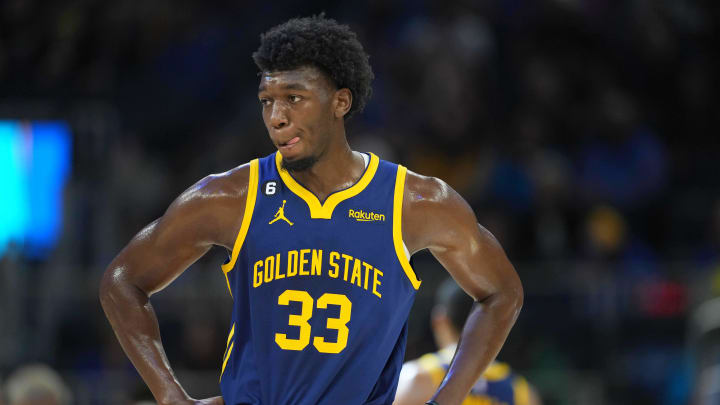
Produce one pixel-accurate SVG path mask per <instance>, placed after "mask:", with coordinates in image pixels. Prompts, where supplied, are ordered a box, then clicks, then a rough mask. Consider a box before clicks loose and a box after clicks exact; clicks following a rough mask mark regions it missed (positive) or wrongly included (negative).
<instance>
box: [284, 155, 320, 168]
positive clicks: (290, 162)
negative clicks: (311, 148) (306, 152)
mask: <svg viewBox="0 0 720 405" xmlns="http://www.w3.org/2000/svg"><path fill="white" fill-rule="evenodd" d="M316 162H317V158H316V157H315V156H306V157H299V158H295V159H285V157H284V156H283V160H282V167H283V169H285V170H287V171H292V172H301V171H303V170H308V169H310V168H311V167H313V165H314V164H315V163H316Z"/></svg>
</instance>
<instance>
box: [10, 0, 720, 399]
mask: <svg viewBox="0 0 720 405" xmlns="http://www.w3.org/2000/svg"><path fill="white" fill-rule="evenodd" d="M719 9H720V7H718V6H717V4H716V2H714V1H711V0H705V1H702V0H697V1H691V0H627V1H609V0H536V1H523V0H505V1H499V0H497V1H481V0H475V1H457V0H444V1H438V0H397V1H382V0H373V1H368V2H353V3H349V2H348V3H345V4H342V5H341V4H339V2H331V1H307V2H302V4H299V2H292V1H289V0H276V1H272V2H254V3H251V2H228V1H220V2H212V3H208V2H196V1H186V0H176V1H167V0H164V1H163V0H156V1H140V0H117V1H114V2H99V1H93V0H75V1H62V2H50V3H46V2H40V1H37V0H3V1H2V2H0V403H2V402H3V398H4V399H5V401H6V403H9V404H20V403H21V402H18V399H17V398H19V396H18V395H20V394H18V393H22V392H23V387H26V386H27V384H28V381H29V380H33V379H36V380H38V381H41V382H42V384H45V386H46V387H48V390H50V391H55V392H59V393H60V394H61V395H60V396H59V398H60V401H58V402H54V403H76V404H133V403H138V402H139V401H142V400H145V399H152V397H151V396H150V395H149V392H148V391H147V389H146V388H145V387H144V385H143V384H142V382H141V380H140V379H139V377H138V375H137V374H136V373H135V371H134V369H133V368H132V366H131V365H130V363H129V362H128V360H127V358H126V357H125V355H124V354H123V352H122V350H121V348H120V347H119V344H118V343H117V341H116V339H115V337H114V335H113V333H112V330H111V329H110V327H109V325H108V323H107V321H106V320H105V317H104V315H103V314H102V310H101V308H100V305H99V302H98V298H97V287H98V282H99V278H100V275H101V274H102V272H103V270H104V268H105V266H106V265H107V264H108V263H109V262H110V261H111V259H112V258H113V257H114V255H115V254H116V253H117V252H118V251H119V250H120V249H121V248H122V247H123V246H124V245H125V243H127V241H129V239H130V238H131V237H132V236H133V235H134V234H135V233H136V232H137V231H139V230H140V229H141V228H142V227H143V226H144V225H145V224H147V223H149V222H151V221H153V220H154V219H155V218H157V217H159V216H161V215H162V214H163V212H164V209H165V208H166V207H167V206H168V205H169V204H170V202H171V201H172V200H173V199H174V197H175V196H177V195H178V194H179V193H181V192H182V191H183V190H184V189H185V188H187V187H188V186H189V185H191V184H193V183H194V182H195V181H197V180H199V179H200V178H202V177H204V176H205V175H207V174H209V173H217V172H222V171H225V170H228V169H230V168H232V167H234V166H237V165H239V164H242V163H244V162H247V161H248V160H250V159H252V158H254V157H258V156H264V155H267V154H269V153H272V152H273V151H274V148H273V146H272V144H271V143H270V141H269V139H268V137H267V134H266V131H265V129H264V126H263V123H262V119H261V116H260V106H259V104H258V102H257V97H256V92H257V83H258V79H257V69H256V67H255V66H254V64H253V62H252V59H251V57H250V55H251V53H252V52H253V51H254V50H255V49H256V48H257V46H258V44H259V35H260V33H262V32H263V31H265V30H267V29H268V28H270V27H271V26H273V25H276V24H279V23H281V22H284V21H285V20H287V19H288V18H290V17H296V16H307V15H310V14H314V13H318V12H321V11H325V12H326V13H327V16H328V17H332V18H335V19H337V20H339V21H340V22H343V23H347V24H349V25H350V26H351V27H352V28H353V29H354V30H355V31H356V32H357V33H358V36H359V37H360V39H361V42H362V43H363V44H364V46H365V49H366V50H367V52H368V53H369V54H370V55H371V58H370V61H371V64H372V66H373V69H374V72H375V75H376V80H375V82H374V86H373V88H374V95H373V98H372V100H371V101H370V103H369V105H368V107H367V108H366V110H365V112H364V113H363V114H361V115H358V116H357V117H355V118H353V119H352V120H351V121H350V122H349V129H348V133H349V139H350V143H351V145H352V146H353V148H354V149H356V150H362V151H373V152H375V153H377V154H378V155H379V156H380V157H382V158H384V159H387V160H391V161H396V162H400V163H402V164H404V165H406V166H408V167H409V168H410V169H411V170H414V171H416V172H419V173H422V174H426V175H434V176H438V177H441V178H443V179H445V180H446V181H447V182H448V183H450V184H451V185H452V186H453V187H454V188H455V189H456V190H458V191H459V192H460V193H461V194H462V195H463V196H464V197H465V198H466V199H467V200H468V202H470V204H471V205H472V206H473V208H474V209H475V212H476V214H477V216H478V219H479V221H480V223H482V224H483V225H485V226H486V227H487V228H488V229H490V230H491V231H492V232H493V233H494V234H495V235H496V237H497V238H498V239H499V240H500V242H501V243H502V244H503V246H504V247H505V249H506V251H507V253H508V255H509V257H510V258H511V260H512V261H513V263H514V264H515V266H516V268H517V270H518V272H519V274H520V276H521V278H522V280H523V283H524V287H525V294H526V299H525V305H524V308H523V311H522V314H521V315H520V318H519V319H518V321H517V324H516V326H515V328H514V329H513V331H512V332H511V335H510V337H509V339H508V342H507V343H506V345H505V347H504V349H503V351H502V352H501V354H500V359H502V360H504V361H507V362H509V363H510V364H511V365H512V366H513V367H514V368H515V369H516V370H517V371H518V372H520V373H521V374H523V375H525V376H526V377H527V378H528V380H529V381H530V382H531V383H532V384H533V385H535V386H536V387H537V389H538V390H539V392H540V394H541V395H542V397H543V400H544V402H545V404H549V405H554V404H556V405H561V404H567V405H569V404H587V405H596V404H597V405H600V404H641V405H642V404H660V405H663V404H720V366H719V365H720V303H718V302H717V301H715V297H718V296H719V295H720V158H718V156H720V155H719V154H718V152H720V148H719V147H718V146H719V145H718V128H720V122H718V116H720V108H719V107H720V103H719V102H718V96H717V89H718V86H717V84H718V83H717V79H718V72H719V71H720V64H719V60H718V49H719V48H718V46H717V43H716V42H715V40H716V39H717V37H718V27H719V18H720V12H719ZM713 44H715V45H713ZM225 255H226V252H224V251H223V250H222V249H216V250H213V251H211V252H210V253H209V254H208V255H207V256H206V257H204V258H203V259H201V260H200V261H199V262H198V263H196V264H195V265H193V266H192V268H191V269H190V270H189V271H187V272H186V273H185V274H184V275H183V276H181V277H180V278H179V279H178V280H177V281H176V282H175V283H174V284H172V285H171V286H170V287H169V288H168V289H166V290H165V291H162V292H161V293H158V294H157V295H155V296H154V297H153V304H154V306H155V310H156V311H157V314H158V317H159V319H160V323H161V330H162V334H163V338H164V343H165V348H166V351H167V353H168V356H169V358H170V360H171V363H172V365H173V366H174V367H175V370H176V372H177V374H178V376H179V378H180V379H181V381H182V383H183V384H184V385H185V387H186V389H187V390H188V391H189V392H190V394H191V395H193V396H196V397H201V396H203V395H216V394H217V393H218V392H219V388H218V383H217V380H218V376H219V368H220V363H221V356H222V354H223V351H224V343H225V336H226V333H227V329H228V327H229V320H230V311H231V307H230V305H231V298H230V296H229V295H228V294H227V291H226V287H225V281H224V278H223V276H222V272H221V271H220V268H219V265H220V263H221V262H222V261H223V260H224V258H225ZM414 259H415V266H416V271H417V272H418V273H419V276H420V278H421V279H423V280H424V282H423V285H422V287H421V289H420V291H419V293H418V296H417V300H416V304H415V307H414V310H413V313H412V316H411V319H410V321H409V324H410V333H409V338H408V346H407V358H408V359H412V358H416V357H418V356H419V355H421V354H423V353H425V352H428V351H432V350H435V346H434V342H433V340H432V337H431V333H430V324H429V314H430V310H431V307H432V303H433V297H434V294H435V289H436V287H437V285H439V284H440V282H441V281H442V280H443V279H444V278H445V272H444V271H443V270H442V268H441V267H439V265H438V264H436V263H435V262H434V260H433V259H432V257H431V256H430V255H427V254H418V255H416V256H415V257H414ZM38 363H41V364H45V365H47V367H48V368H45V366H40V365H34V366H33V364H38ZM29 365H30V367H31V368H29V369H28V368H27V366H29ZM53 370H54V371H53ZM28 375H30V377H27V376H28ZM42 376H45V377H44V378H43V377H42ZM23 377H25V378H23ZM23 384H25V385H23ZM20 396H21V395H20ZM13 398H15V399H14V400H13ZM38 401H39V400H38ZM63 401H64V402H63ZM22 403H41V402H37V401H36V402H32V401H31V402H22ZM42 403H48V404H50V403H53V402H42Z"/></svg>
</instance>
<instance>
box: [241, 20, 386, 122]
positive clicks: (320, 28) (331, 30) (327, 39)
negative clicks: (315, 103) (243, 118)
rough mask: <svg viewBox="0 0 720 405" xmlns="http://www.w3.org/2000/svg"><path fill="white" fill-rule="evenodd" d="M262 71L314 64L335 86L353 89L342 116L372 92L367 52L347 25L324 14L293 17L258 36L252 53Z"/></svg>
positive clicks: (358, 108) (362, 105)
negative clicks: (350, 102) (255, 49)
mask: <svg viewBox="0 0 720 405" xmlns="http://www.w3.org/2000/svg"><path fill="white" fill-rule="evenodd" d="M252 57H253V60H254V61H255V64H256V65H257V67H258V68H259V69H260V70H261V71H263V72H276V71H283V70H293V69H297V68H299V67H302V66H307V65H310V66H314V67H316V68H318V69H319V70H321V71H322V72H323V73H325V74H326V75H327V76H328V77H329V78H330V79H331V80H332V81H333V82H334V83H335V85H336V86H337V88H339V89H342V88H348V89H350V92H352V97H353V101H352V105H351V106H350V111H348V113H347V114H346V115H345V118H350V117H351V116H352V115H353V114H354V113H355V112H356V111H362V110H363V108H365V104H367V102H368V100H369V99H370V96H371V95H372V88H371V86H370V84H371V83H372V81H373V79H374V78H375V75H374V74H373V71H372V68H371V67H370V63H369V62H368V59H369V56H368V54H367V53H365V50H364V49H363V47H362V45H361V44H360V41H358V39H357V36H356V35H355V33H354V32H353V31H352V30H350V27H348V26H347V25H341V24H338V22H337V21H335V20H333V19H330V18H325V15H324V14H320V15H316V16H312V17H305V18H293V19H291V20H289V21H287V22H285V23H283V24H280V25H278V26H275V27H273V28H271V29H270V30H268V31H267V32H266V33H264V34H262V35H261V36H260V47H259V48H258V50H257V51H255V52H254V53H253V55H252Z"/></svg>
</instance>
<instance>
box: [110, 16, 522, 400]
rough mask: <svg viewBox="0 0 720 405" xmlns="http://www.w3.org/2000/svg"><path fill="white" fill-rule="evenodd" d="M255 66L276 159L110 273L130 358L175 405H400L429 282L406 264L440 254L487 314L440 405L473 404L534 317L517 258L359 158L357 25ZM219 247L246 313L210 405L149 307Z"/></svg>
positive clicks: (225, 181) (263, 49) (181, 205)
mask: <svg viewBox="0 0 720 405" xmlns="http://www.w3.org/2000/svg"><path fill="white" fill-rule="evenodd" d="M253 58H254V60H255V62H256V64H257V65H258V67H259V69H260V72H261V74H260V84H259V89H258V100H259V108H260V109H261V110H262V117H263V120H264V122H265V125H266V127H267V130H268V133H269V135H270V139H271V141H272V142H273V144H274V145H275V147H276V148H277V152H275V153H273V154H271V155H270V156H267V157H264V158H261V159H255V160H252V161H251V162H249V163H247V164H244V165H241V166H239V167H237V168H235V169H232V170H230V171H228V172H225V173H222V174H218V175H211V176H208V177H206V178H204V179H202V180H200V181H199V182H198V183H197V184H195V185H194V186H192V187H190V188H189V189H188V190H187V191H185V192H184V193H183V194H182V195H180V196H179V197H178V198H177V200H175V201H174V202H173V203H172V204H171V205H170V207H169V208H168V210H167V211H166V212H165V214H164V215H163V216H162V217H161V218H159V219H158V220H156V221H155V222H153V223H151V224H150V225H148V226H147V227H146V228H145V229H143V230H142V231H140V233H138V234H137V235H136V236H135V237H134V238H133V239H132V240H131V241H130V243H129V244H128V245H127V246H126V247H125V248H124V249H123V250H122V251H121V252H120V253H119V254H118V256H117V257H116V258H115V259H114V260H113V261H112V263H110V265H109V267H108V269H107V270H106V272H105V275H104V277H103V281H102V283H101V291H100V297H101V301H102V304H103V308H104V310H105V313H106V315H107V317H108V319H109V320H110V323H111V325H112V326H113V328H114V330H115V333H116V335H117V337H118V340H119V341H120V343H121V345H122V347H123V348H124V350H125V352H126V353H127V355H128V357H129V358H130V359H131V360H132V362H133V364H134V365H135V367H136V368H137V369H138V371H139V372H140V375H141V376H142V378H143V379H144V380H145V382H146V383H147V385H148V386H149V388H150V390H151V391H152V393H153V395H154V396H155V398H156V399H157V401H158V403H160V404H193V403H194V404H200V403H202V404H222V403H223V401H224V403H227V404H232V405H235V404H263V405H283V404H298V405H301V404H302V405H312V404H333V405H337V404H343V405H352V404H391V403H392V401H393V398H394V396H395V389H396V386H397V381H398V376H399V373H400V368H401V366H402V360H403V354H404V349H405V338H406V331H407V328H406V320H407V317H408V313H409V311H410V307H411V305H412V302H413V299H414V296H415V292H416V290H417V289H418V288H419V287H420V284H421V281H420V280H418V279H417V277H416V275H415V273H414V272H413V269H412V267H411V266H410V263H409V261H408V260H409V258H410V256H411V254H412V253H413V252H417V251H418V250H421V249H429V250H430V251H431V252H432V253H433V254H434V255H435V257H436V258H437V259H438V260H439V261H440V263H442V264H443V266H444V267H445V268H446V269H447V271H448V272H449V273H450V274H451V275H452V276H453V277H454V278H455V280H457V282H458V283H459V284H460V285H461V286H462V287H463V289H464V290H465V291H467V292H468V294H470V295H471V296H472V297H473V298H474V299H475V300H476V303H475V304H474V306H473V310H472V312H471V314H470V316H469V317H468V322H467V326H466V327H465V329H464V332H463V336H462V339H461V342H460V343H459V345H458V355H457V356H456V358H455V361H454V362H453V364H452V365H451V366H450V370H449V372H448V375H447V377H446V379H445V381H444V382H443V384H442V385H441V387H440V388H439V389H438V391H437V393H436V394H435V395H434V396H433V399H434V400H435V401H436V402H437V403H439V404H441V405H452V404H460V403H461V402H462V400H463V398H464V397H465V395H466V394H467V392H468V391H469V390H470V388H471V387H472V385H473V384H474V383H475V381H477V379H478V377H479V376H480V374H481V373H482V372H483V370H485V368H486V367H487V366H488V365H489V364H490V362H491V361H492V360H493V359H494V358H495V356H496V355H497V353H498V351H499V350H500V347H501V346H502V344H503V342H504V340H505V338H506V337H507V334H508V332H509V331H510V328H511V327H512V325H513V323H514V322H515V319H516V317H517V315H518V312H519V311H520V307H521V304H522V286H521V284H520V281H519V279H518V277H517V275H516V273H515V271H514V269H513V267H512V265H511V264H510V263H509V261H508V259H507V258H506V256H505V254H504V252H503V250H502V248H501V247H500V245H499V244H498V242H497V241H496V240H495V239H494V238H493V236H492V235H491V234H490V233H489V232H487V231H486V230H484V229H482V228H478V226H477V224H476V219H475V215H474V214H473V211H472V210H471V209H470V207H469V206H468V204H467V203H466V202H465V201H464V200H463V199H462V198H461V197H460V196H459V195H458V194H457V193H456V192H455V191H453V190H452V189H451V188H450V187H449V186H448V185H447V184H445V183H443V182H442V181H440V180H438V179H435V178H429V177H424V176H421V175H418V174H415V173H413V172H410V171H407V170H406V169H405V168H404V167H402V166H398V165H396V164H393V163H389V162H386V161H382V160H380V159H379V158H378V157H377V156H375V155H373V154H370V153H361V152H355V151H353V150H351V149H350V147H349V146H348V143H347V140H346V136H345V120H346V119H347V118H348V117H350V116H351V115H352V114H354V113H356V112H359V111H361V110H362V109H363V107H364V106H365V103H366V102H367V100H368V98H369V96H370V93H371V88H370V84H371V81H372V79H373V73H372V70H371V68H370V65H369V63H368V56H367V54H366V53H365V52H364V50H363V48H362V46H361V45H360V43H359V41H358V40H357V38H356V36H355V34H354V33H353V32H352V31H350V29H349V28H348V27H347V26H343V25H339V24H337V23H336V22H335V21H334V20H330V19H326V18H324V17H323V16H318V17H311V18H302V19H293V20H290V21H288V22H286V23H284V24H282V25H279V26H277V27H275V28H273V29H271V30H270V31H268V32H267V33H265V34H264V35H262V37H261V44H260V47H259V49H258V50H257V52H255V53H254V54H253ZM438 80H442V78H438ZM408 101H410V100H408ZM213 245H218V246H222V247H224V248H226V249H227V251H228V261H227V262H226V263H225V264H224V265H223V266H222V269H223V272H224V275H225V278H226V281H227V286H228V289H229V292H230V294H231V295H232V297H233V300H234V304H233V315H232V322H231V323H230V327H229V334H228V338H227V349H226V351H225V354H224V356H223V358H222V363H221V368H220V373H219V374H220V388H221V392H222V397H215V398H210V399H206V400H200V401H198V400H195V399H192V398H191V397H190V395H189V394H188V393H186V392H185V390H184V389H183V388H182V386H181V384H180V382H179V381H178V380H177V378H176V377H175V375H174V374H173V372H172V369H171V367H170V363H169V361H168V359H167V357H166V355H165V353H164V351H163V346H162V343H161V340H160V333H159V329H158V323H157V319H156V317H155V313H154V311H153V308H152V305H151V304H150V301H149V297H150V296H151V295H152V294H154V293H156V292H157V291H160V290H162V289H163V288H165V287H166V286H167V285H168V284H170V283H171V282H172V281H173V280H174V279H175V278H176V277H178V276H179V275H180V274H181V273H182V272H183V271H184V270H185V269H186V268H187V267H188V266H190V265H191V264H192V263H193V262H195V261H196V260H197V259H198V258H199V257H201V256H202V255H203V254H205V253H206V252H207V251H208V250H209V249H210V248H211V247H212V246H213Z"/></svg>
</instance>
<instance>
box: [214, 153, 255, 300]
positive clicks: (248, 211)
mask: <svg viewBox="0 0 720 405" xmlns="http://www.w3.org/2000/svg"><path fill="white" fill-rule="evenodd" d="M259 172H260V164H259V162H258V160H257V159H253V160H251V161H250V181H249V182H248V192H247V199H246V200H245V212H244V213H243V219H242V224H241V225H240V231H239V232H238V235H237V238H236V239H235V244H234V245H233V250H232V255H231V256H230V260H229V261H228V262H227V263H225V264H223V265H222V266H220V267H221V268H222V271H223V274H224V275H225V281H226V282H227V286H228V291H230V296H231V297H232V289H231V288H230V279H229V278H228V273H229V272H230V271H232V269H233V267H235V262H236V261H237V258H238V255H239V254H240V249H242V245H243V242H245V237H246V236H247V233H248V229H249V228H250V220H252V214H253V211H254V210H255V199H256V197H257V190H258V178H259Z"/></svg>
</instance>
